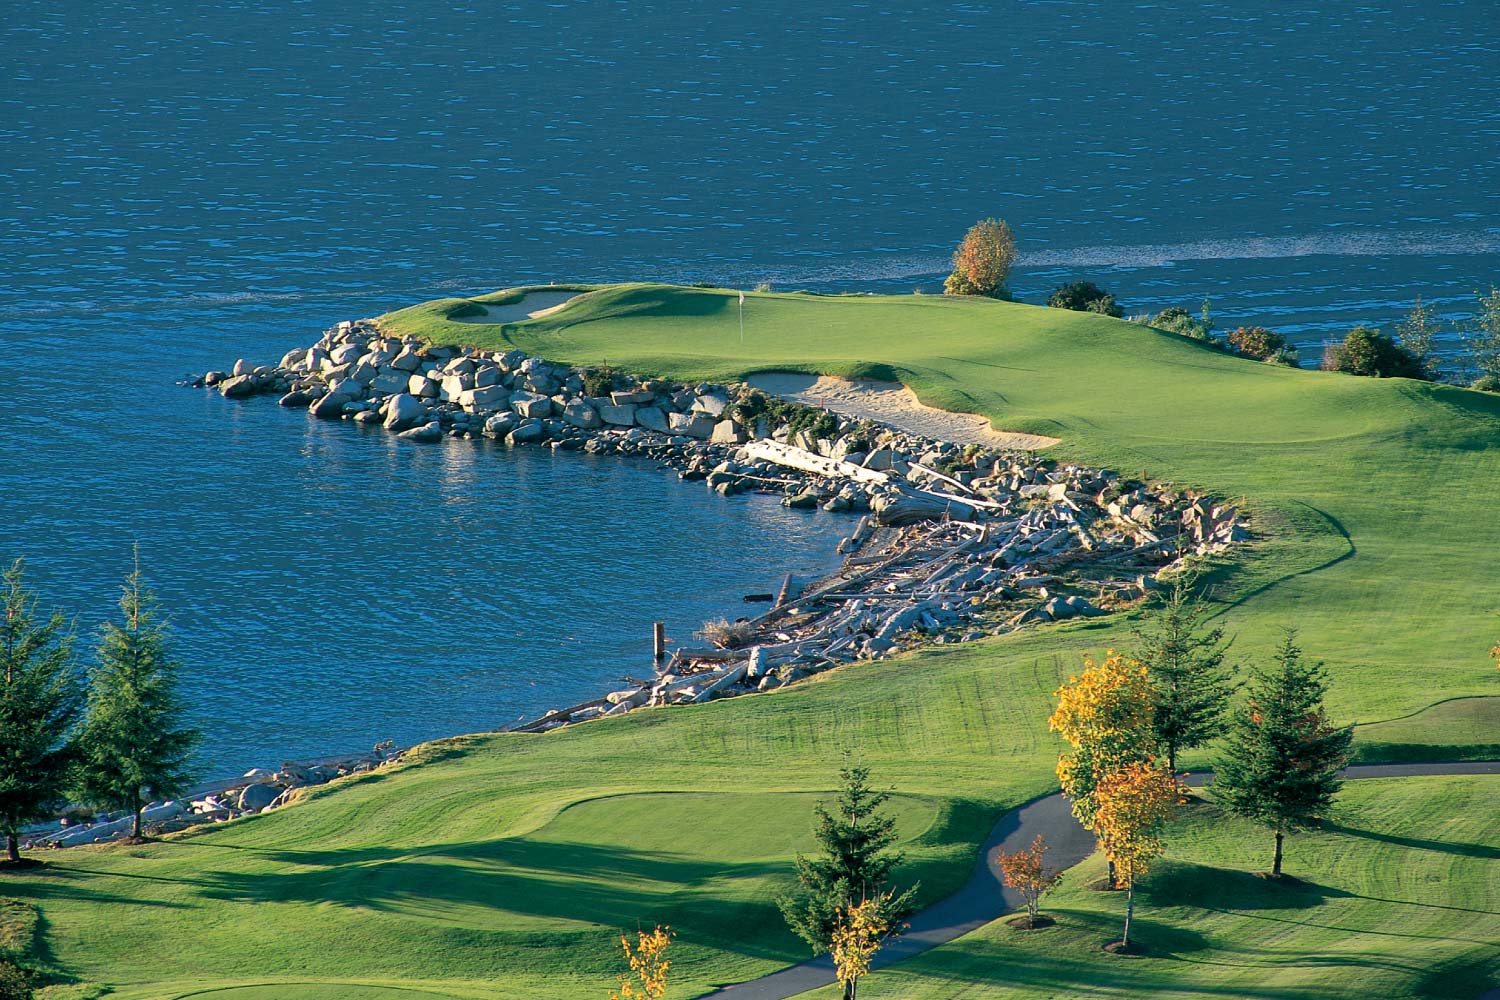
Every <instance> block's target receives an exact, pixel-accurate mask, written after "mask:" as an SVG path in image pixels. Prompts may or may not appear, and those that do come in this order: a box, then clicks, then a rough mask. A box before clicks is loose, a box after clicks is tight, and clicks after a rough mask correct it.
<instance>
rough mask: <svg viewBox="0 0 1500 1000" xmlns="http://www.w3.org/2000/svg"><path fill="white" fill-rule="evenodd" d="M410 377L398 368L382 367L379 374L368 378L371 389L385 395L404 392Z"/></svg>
mask: <svg viewBox="0 0 1500 1000" xmlns="http://www.w3.org/2000/svg"><path fill="white" fill-rule="evenodd" d="M410 382H411V377H410V376H408V375H407V374H406V372H404V371H401V370H400V369H399V368H382V369H380V372H379V374H377V375H376V376H375V377H374V378H373V379H371V380H370V388H371V390H373V391H375V392H379V393H383V394H385V395H389V394H391V393H393V392H405V391H406V390H407V387H408V385H409V383H410Z"/></svg>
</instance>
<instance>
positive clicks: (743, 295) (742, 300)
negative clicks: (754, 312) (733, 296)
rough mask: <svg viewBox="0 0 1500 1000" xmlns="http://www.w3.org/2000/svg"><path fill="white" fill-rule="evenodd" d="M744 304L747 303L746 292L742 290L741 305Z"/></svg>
mask: <svg viewBox="0 0 1500 1000" xmlns="http://www.w3.org/2000/svg"><path fill="white" fill-rule="evenodd" d="M744 304H745V293H744V292H740V305H742V306H743V305H744Z"/></svg>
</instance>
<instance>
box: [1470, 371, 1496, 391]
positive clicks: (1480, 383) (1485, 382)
mask: <svg viewBox="0 0 1500 1000" xmlns="http://www.w3.org/2000/svg"><path fill="white" fill-rule="evenodd" d="M1469 388H1470V389H1478V390H1479V391H1480V392H1500V375H1481V376H1479V377H1478V378H1476V379H1475V380H1474V381H1472V382H1470V383H1469Z"/></svg>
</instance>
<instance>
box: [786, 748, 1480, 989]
mask: <svg viewBox="0 0 1500 1000" xmlns="http://www.w3.org/2000/svg"><path fill="white" fill-rule="evenodd" d="M1497 798H1500V778H1497V777H1493V776H1485V777H1461V778H1401V779H1395V780H1377V779H1371V780H1362V781H1357V782H1351V783H1350V784H1349V786H1348V788H1347V790H1346V792H1345V794H1344V797H1343V801H1342V804H1341V806H1340V809H1339V815H1338V817H1336V819H1335V822H1334V823H1333V824H1332V827H1331V829H1329V830H1327V831H1320V832H1316V833H1311V834H1307V835H1304V836H1299V837H1295V838H1293V839H1292V840H1290V841H1288V845H1289V850H1290V852H1291V853H1289V854H1288V858H1287V862H1288V868H1287V871H1288V872H1289V873H1290V874H1292V875H1294V876H1301V877H1302V879H1303V881H1302V884H1300V885H1279V884H1276V883H1270V882H1267V881H1266V880H1264V879H1263V878H1261V877H1260V876H1259V875H1257V874H1255V873H1256V872H1257V871H1263V870H1264V867H1265V858H1264V857H1261V858H1259V859H1258V863H1251V864H1247V863H1246V861H1245V856H1244V851H1243V844H1244V842H1245V841H1247V840H1248V841H1250V842H1252V843H1257V844H1261V845H1262V846H1264V844H1263V842H1264V841H1265V839H1266V837H1265V834H1264V833H1263V832H1261V831H1258V830H1256V829H1254V828H1253V827H1249V826H1247V825H1246V824H1244V823H1242V822H1240V821H1238V820H1235V819H1233V818H1230V817H1226V816H1224V815H1223V814H1222V813H1220V812H1219V810H1218V809H1216V808H1214V807H1212V806H1208V805H1199V806H1197V807H1195V808H1193V809H1190V810H1189V811H1188V812H1187V814H1186V815H1185V816H1184V817H1183V819H1182V820H1181V821H1180V822H1179V823H1178V824H1177V826H1176V827H1174V828H1173V830H1172V831H1171V837H1170V841H1169V844H1170V847H1169V850H1168V856H1167V860H1166V861H1164V862H1163V863H1162V864H1161V865H1160V866H1159V867H1158V869H1157V871H1156V872H1154V873H1153V874H1151V875H1150V876H1148V877H1147V879H1146V880H1145V882H1144V884H1143V886H1142V888H1141V890H1139V891H1138V905H1139V908H1138V910H1137V920H1136V926H1135V928H1134V930H1133V931H1132V937H1137V935H1138V940H1140V941H1141V942H1143V943H1145V944H1146V945H1147V947H1148V949H1149V955H1148V956H1147V957H1142V958H1128V959H1122V958H1116V957H1115V956H1112V955H1108V954H1106V953H1105V952H1104V951H1103V950H1102V949H1101V948H1100V942H1102V941H1105V940H1108V939H1109V937H1110V935H1111V934H1114V935H1115V936H1118V933H1119V925H1120V922H1121V920H1122V918H1123V915H1124V900H1123V898H1122V896H1123V894H1121V893H1106V892H1097V891H1095V890H1093V889H1089V888H1087V886H1088V885H1089V884H1090V883H1093V882H1096V881H1098V880H1099V879H1100V878H1101V877H1102V876H1103V874H1104V867H1103V865H1102V863H1100V861H1099V859H1098V858H1093V859H1090V860H1089V861H1088V862H1085V863H1084V864H1083V865H1080V866H1079V867H1078V868H1077V869H1076V870H1075V871H1074V872H1073V873H1071V875H1070V876H1069V877H1068V879H1067V881H1066V883H1065V885H1064V887H1063V888H1061V889H1059V890H1058V891H1057V892H1056V893H1055V894H1054V895H1053V896H1052V897H1050V898H1049V899H1048V901H1047V902H1046V903H1045V904H1044V907H1043V908H1044V911H1045V912H1046V913H1047V914H1049V915H1051V916H1053V917H1056V918H1057V924H1056V926H1054V927H1048V928H1044V929H1040V930H1036V931H1022V930H1018V929H1016V928H1012V927H1010V926H1008V925H1006V924H1005V923H1004V922H1003V921H997V922H995V923H993V924H989V925H987V926H986V927H983V928H981V929H980V930H978V931H976V932H975V933H973V934H970V935H968V936H966V937H963V938H960V939H959V940H957V941H954V942H952V943H950V944H947V945H944V946H942V947H940V948H937V949H934V950H933V951H931V952H929V953H928V954H926V955H921V956H918V957H917V958H914V959H912V960H911V961H909V962H906V963H903V964H901V965H899V966H896V967H893V968H891V969H889V970H885V971H881V972H877V973H876V974H875V975H874V976H872V977H871V978H870V979H868V980H867V981H866V982H865V983H864V984H863V985H861V987H860V991H859V994H860V996H861V997H868V998H870V1000H881V998H887V997H889V998H897V997H899V998H900V1000H977V998H980V997H983V998H985V1000H991V998H993V1000H1043V998H1049V997H1059V996H1066V997H1088V998H1091V1000H1104V998H1110V997H1118V998H1122V1000H1123V998H1129V997H1160V996H1169V995H1170V996H1173V997H1179V998H1181V1000H1209V998H1214V997H1225V996H1232V997H1237V998H1247V1000H1249V998H1264V1000H1329V998H1334V997H1350V998H1355V997H1381V998H1396V997H1431V998H1434V1000H1439V998H1440V1000H1452V998H1464V997H1477V996H1479V995H1480V994H1481V993H1483V992H1484V991H1485V990H1486V989H1487V988H1489V987H1490V986H1492V985H1493V983H1494V980H1493V975H1494V972H1495V969H1496V968H1497V966H1500V813H1497V812H1496V810H1495V808H1494V803H1495V802H1496V800H1497ZM839 995H840V994H839V993H838V992H837V991H836V990H831V989H830V990H818V991H815V992H813V993H807V994H804V995H803V996H804V1000H834V998H836V997H837V996H839Z"/></svg>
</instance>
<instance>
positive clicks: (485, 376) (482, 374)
mask: <svg viewBox="0 0 1500 1000" xmlns="http://www.w3.org/2000/svg"><path fill="white" fill-rule="evenodd" d="M502 374H503V373H502V372H501V371H500V368H499V367H498V366H497V365H484V366H482V367H480V368H476V369H474V388H476V389H488V388H489V387H490V386H493V385H499V384H500V376H501V375H502Z"/></svg>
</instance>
